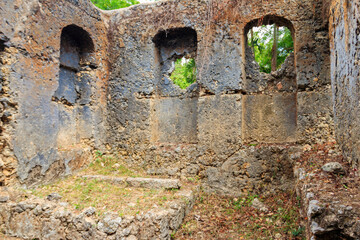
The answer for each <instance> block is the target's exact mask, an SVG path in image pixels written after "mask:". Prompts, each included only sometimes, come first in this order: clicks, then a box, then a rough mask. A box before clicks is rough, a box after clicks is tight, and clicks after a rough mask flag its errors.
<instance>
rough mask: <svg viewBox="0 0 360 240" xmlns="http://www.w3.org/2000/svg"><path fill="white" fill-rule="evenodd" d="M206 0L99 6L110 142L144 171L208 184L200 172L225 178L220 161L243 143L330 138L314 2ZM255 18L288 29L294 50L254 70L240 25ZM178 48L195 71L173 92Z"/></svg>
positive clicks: (322, 40)
mask: <svg viewBox="0 0 360 240" xmlns="http://www.w3.org/2000/svg"><path fill="white" fill-rule="evenodd" d="M209 4H211V3H209V2H205V1H162V2H157V3H154V4H145V5H138V6H133V7H130V8H128V9H122V10H119V11H114V12H111V13H110V12H109V13H106V16H108V17H109V22H108V24H109V31H110V32H111V35H110V39H109V41H110V42H109V43H110V46H111V48H110V49H111V51H110V57H109V58H110V62H112V63H113V65H112V67H113V68H112V71H111V75H110V77H109V91H108V93H109V94H108V99H107V100H108V102H107V111H108V112H107V113H108V115H107V124H108V129H111V131H108V132H107V133H108V138H107V141H108V144H109V146H111V148H112V149H116V150H117V151H118V152H120V153H121V155H123V157H124V158H125V160H126V161H127V163H128V164H130V165H138V166H141V167H143V168H145V169H147V170H148V173H149V174H155V175H156V174H158V175H168V176H173V177H184V178H186V177H190V176H198V177H200V178H203V179H204V181H205V182H213V181H210V179H208V178H209V174H208V172H209V171H210V172H211V171H213V172H214V171H215V169H217V170H216V172H217V173H216V174H215V175H217V176H218V178H224V179H227V178H230V177H228V176H226V174H225V172H224V171H222V170H221V166H222V165H223V164H225V162H226V161H227V159H228V158H230V157H231V156H232V155H234V154H236V153H237V152H238V151H239V149H243V148H246V147H247V146H248V145H246V144H247V143H254V144H258V143H289V142H294V143H295V142H300V143H304V142H306V143H316V142H322V141H327V140H331V139H333V124H332V108H331V97H330V96H331V93H330V91H329V89H330V74H329V66H330V58H329V45H328V41H329V40H328V31H327V21H326V20H324V19H323V18H321V11H322V3H321V2H319V1H291V2H289V3H287V4H284V3H283V2H282V1H266V2H263V1H252V2H251V3H248V2H247V3H244V2H242V1H233V2H231V3H230V2H223V1H221V2H220V1H213V2H212V4H213V6H212V7H213V8H209V6H208V5H209ZM209 9H213V10H212V12H210V13H209V12H208V11H209ZM179 12H181V14H178V13H179ZM273 15H276V16H277V17H275V16H273ZM138 16H142V17H141V18H139V17H138ZM208 16H210V19H209V18H208ZM264 16H266V17H265V18H262V17H264ZM258 19H263V21H264V23H272V22H273V21H276V22H278V23H280V24H282V25H284V26H287V27H289V29H291V30H292V32H293V36H294V41H295V52H294V54H293V55H291V56H289V58H288V59H287V60H286V62H285V63H284V64H283V66H282V68H281V69H279V70H278V71H276V72H273V73H271V74H261V73H259V68H258V66H257V64H256V63H254V61H253V57H252V53H251V49H250V48H249V47H248V46H247V43H246V36H245V34H246V33H247V32H246V31H248V30H249V28H250V27H251V26H254V25H256V24H257V23H258ZM125 26H126V27H125ZM164 30H165V32H166V33H167V34H165V33H164ZM194 31H195V33H194ZM195 37H196V40H197V42H196V43H194V38H195ZM185 55H189V56H191V57H195V60H196V64H197V68H198V73H197V81H196V83H195V84H193V85H191V86H190V87H189V88H188V89H186V90H181V89H179V88H178V87H177V86H175V85H174V84H173V83H172V82H171V80H169V79H168V75H169V71H170V69H171V66H172V65H171V62H172V61H173V60H174V59H176V58H179V57H180V56H185ZM316 94H318V95H316ZM309 99H313V100H309ZM319 101H320V102H321V104H319ZM261 116H263V118H261ZM319 123H322V124H319ZM324 124H327V126H324ZM312 132H315V133H316V136H314V134H312ZM249 158H251V155H250V156H249ZM258 164H259V165H261V163H260V162H259V163H258ZM221 174H224V175H223V176H220V175H221ZM286 174H287V173H281V174H280V175H284V176H286ZM225 182H226V181H220V183H221V184H225ZM250 182H251V181H250ZM254 182H257V180H255V181H254ZM220 183H218V184H217V185H216V186H215V185H213V187H214V189H217V190H220V189H221V186H222V187H224V189H225V192H226V191H227V190H226V189H227V186H226V185H219V184H220ZM274 185H276V184H274ZM209 186H212V185H211V184H209ZM235 186H237V192H241V189H242V188H243V186H242V185H240V184H238V185H234V188H232V187H231V188H232V190H231V192H236V190H235V188H236V187H235Z"/></svg>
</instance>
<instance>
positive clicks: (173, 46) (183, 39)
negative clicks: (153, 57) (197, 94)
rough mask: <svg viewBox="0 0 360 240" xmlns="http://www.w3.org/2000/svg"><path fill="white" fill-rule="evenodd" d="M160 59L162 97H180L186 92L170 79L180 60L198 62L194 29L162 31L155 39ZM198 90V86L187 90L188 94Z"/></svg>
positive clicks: (194, 85) (191, 86)
mask: <svg viewBox="0 0 360 240" xmlns="http://www.w3.org/2000/svg"><path fill="white" fill-rule="evenodd" d="M153 42H154V43H155V46H156V49H157V51H158V58H159V79H160V82H159V90H160V95H162V96H179V95H182V94H183V93H184V90H182V89H180V88H179V87H178V86H176V85H175V84H173V82H172V80H171V79H170V76H171V74H172V73H173V71H174V69H175V62H176V61H177V60H178V59H189V60H190V59H193V60H196V51H197V33H196V31H195V30H194V29H192V28H188V27H185V28H173V29H168V30H163V31H160V32H159V33H158V34H156V36H155V37H154V38H153ZM195 89H197V84H196V83H195V84H192V85H190V86H189V87H188V88H187V92H193V91H194V90H195Z"/></svg>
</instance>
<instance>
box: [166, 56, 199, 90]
mask: <svg viewBox="0 0 360 240" xmlns="http://www.w3.org/2000/svg"><path fill="white" fill-rule="evenodd" d="M170 79H171V80H172V81H173V82H174V83H175V84H176V85H178V86H179V87H180V88H181V89H186V88H187V87H188V86H190V85H191V84H193V83H194V82H195V81H196V65H195V60H194V59H193V58H190V59H187V58H185V57H183V58H180V59H177V60H176V61H175V70H174V71H173V72H172V73H171V76H170Z"/></svg>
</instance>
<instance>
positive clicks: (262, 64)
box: [245, 16, 294, 73]
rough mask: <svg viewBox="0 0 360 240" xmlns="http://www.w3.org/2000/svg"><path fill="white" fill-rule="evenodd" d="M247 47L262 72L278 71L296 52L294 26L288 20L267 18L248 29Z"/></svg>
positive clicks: (249, 26) (255, 22)
mask: <svg viewBox="0 0 360 240" xmlns="http://www.w3.org/2000/svg"><path fill="white" fill-rule="evenodd" d="M245 30H246V33H247V35H246V37H247V45H248V47H250V48H251V50H252V54H253V57H254V60H255V61H256V62H257V63H258V65H259V68H260V72H264V73H270V72H274V71H276V70H278V69H279V68H280V67H281V65H282V64H283V63H284V62H285V59H286V58H287V57H288V56H289V55H290V54H291V53H292V52H294V41H293V26H292V24H291V23H290V22H289V21H287V20H286V19H283V18H280V17H276V16H266V17H264V18H261V19H257V20H255V21H252V22H250V23H249V24H248V25H247V27H246V29H245Z"/></svg>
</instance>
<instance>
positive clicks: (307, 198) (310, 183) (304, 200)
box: [294, 168, 360, 240]
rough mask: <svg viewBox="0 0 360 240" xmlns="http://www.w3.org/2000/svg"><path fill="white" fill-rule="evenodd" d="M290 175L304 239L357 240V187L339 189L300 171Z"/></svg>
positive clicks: (359, 235) (359, 234) (359, 224)
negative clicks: (293, 180) (299, 203)
mask: <svg viewBox="0 0 360 240" xmlns="http://www.w3.org/2000/svg"><path fill="white" fill-rule="evenodd" d="M294 172H295V175H296V177H297V179H298V183H297V184H296V192H297V195H298V197H299V198H300V200H301V215H302V216H301V217H302V219H303V222H304V223H303V224H304V226H305V227H306V237H307V238H306V239H311V240H320V239H360V220H359V219H360V211H359V210H360V208H359V206H360V198H359V196H360V194H359V192H358V190H357V189H358V188H357V189H348V188H345V187H344V188H343V190H341V189H339V188H338V187H337V185H336V182H334V181H332V180H331V179H326V178H319V175H318V174H319V173H314V172H312V171H308V170H306V169H304V168H295V171H294ZM321 174H323V173H321ZM324 186H325V187H324ZM342 187H343V186H341V188H342ZM352 190H355V191H352ZM339 191H343V193H340V194H339Z"/></svg>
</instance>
